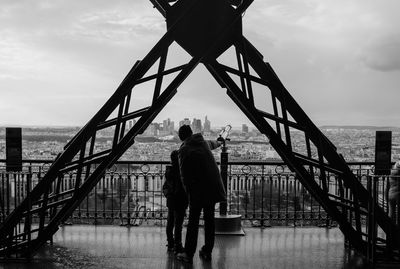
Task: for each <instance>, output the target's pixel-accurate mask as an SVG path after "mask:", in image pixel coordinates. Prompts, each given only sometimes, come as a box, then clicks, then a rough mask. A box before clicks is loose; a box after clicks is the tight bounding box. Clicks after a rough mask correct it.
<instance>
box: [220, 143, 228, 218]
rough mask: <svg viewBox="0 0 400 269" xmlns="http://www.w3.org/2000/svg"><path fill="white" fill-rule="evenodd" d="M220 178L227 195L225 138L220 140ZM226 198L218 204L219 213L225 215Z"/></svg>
mask: <svg viewBox="0 0 400 269" xmlns="http://www.w3.org/2000/svg"><path fill="white" fill-rule="evenodd" d="M221 178H222V183H223V184H224V188H225V191H226V194H227V195H228V188H227V186H228V152H227V150H226V144H225V140H223V142H222V152H221ZM227 207H228V204H227V200H225V201H223V202H221V203H220V204H219V214H220V215H226V214H227Z"/></svg>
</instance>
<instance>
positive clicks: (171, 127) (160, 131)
mask: <svg viewBox="0 0 400 269" xmlns="http://www.w3.org/2000/svg"><path fill="white" fill-rule="evenodd" d="M135 123H136V121H135V120H130V121H129V122H128V127H129V128H132V127H133V126H134V125H135ZM182 125H190V127H191V128H192V130H193V132H194V133H200V132H202V133H205V134H207V133H210V132H211V121H210V120H209V119H208V118H207V116H206V117H205V119H204V124H203V123H202V120H201V119H196V118H193V119H192V120H190V119H189V118H184V119H183V120H181V121H179V125H178V126H177V128H179V127H181V126H182ZM175 127H176V126H175V122H174V121H172V120H171V119H170V118H168V119H166V120H163V122H162V123H158V122H153V123H151V124H150V125H149V126H148V127H147V129H146V130H145V131H144V133H143V135H146V136H168V135H174V134H175V131H176V129H177V128H176V129H175Z"/></svg>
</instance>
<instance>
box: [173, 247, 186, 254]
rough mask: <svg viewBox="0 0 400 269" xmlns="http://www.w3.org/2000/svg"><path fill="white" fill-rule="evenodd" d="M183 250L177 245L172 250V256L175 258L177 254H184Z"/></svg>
mask: <svg viewBox="0 0 400 269" xmlns="http://www.w3.org/2000/svg"><path fill="white" fill-rule="evenodd" d="M184 251H185V250H184V249H183V247H182V245H177V246H175V248H174V254H175V256H176V255H178V254H179V253H182V252H184Z"/></svg>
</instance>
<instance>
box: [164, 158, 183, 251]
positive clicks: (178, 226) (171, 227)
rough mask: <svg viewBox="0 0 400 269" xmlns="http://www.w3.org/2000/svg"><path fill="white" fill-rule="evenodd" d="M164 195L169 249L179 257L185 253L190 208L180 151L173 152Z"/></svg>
mask: <svg viewBox="0 0 400 269" xmlns="http://www.w3.org/2000/svg"><path fill="white" fill-rule="evenodd" d="M165 178H166V179H165V183H164V184H163V193H164V195H165V196H166V197H167V207H168V217H167V227H166V233H167V242H168V244H167V247H168V251H174V253H175V254H176V255H177V254H179V253H181V252H183V246H182V225H183V220H184V218H185V213H186V208H187V206H188V199H187V194H186V192H185V190H184V188H183V185H182V181H181V177H180V173H179V162H178V151H177V150H174V151H172V152H171V166H167V171H166V173H165Z"/></svg>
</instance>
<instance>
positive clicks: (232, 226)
mask: <svg viewBox="0 0 400 269" xmlns="http://www.w3.org/2000/svg"><path fill="white" fill-rule="evenodd" d="M215 234H216V235H245V232H244V230H243V228H242V215H221V214H219V215H216V216H215Z"/></svg>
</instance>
